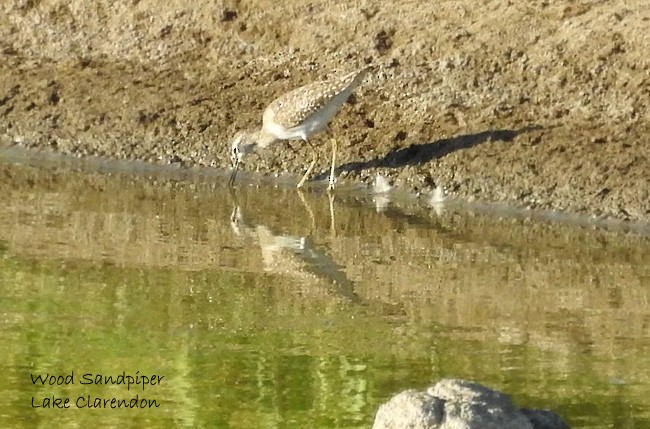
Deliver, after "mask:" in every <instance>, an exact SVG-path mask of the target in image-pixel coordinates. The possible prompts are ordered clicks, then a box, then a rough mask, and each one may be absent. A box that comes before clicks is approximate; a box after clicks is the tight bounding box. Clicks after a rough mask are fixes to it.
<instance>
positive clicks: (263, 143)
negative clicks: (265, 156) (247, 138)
mask: <svg viewBox="0 0 650 429" xmlns="http://www.w3.org/2000/svg"><path fill="white" fill-rule="evenodd" d="M253 140H254V141H255V142H257V144H258V146H259V147H260V148H265V147H268V146H270V145H272V144H273V143H275V142H276V141H278V139H277V138H276V137H275V136H274V135H273V134H271V133H269V132H267V131H265V130H264V128H262V129H260V130H258V131H255V132H254V133H253Z"/></svg>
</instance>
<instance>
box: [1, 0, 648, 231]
mask: <svg viewBox="0 0 650 429" xmlns="http://www.w3.org/2000/svg"><path fill="white" fill-rule="evenodd" d="M648 28H650V8H648V7H647V2H646V1H645V0H634V1H627V2H626V1H623V0H612V1H595V0H592V1H589V0H583V1H579V0H574V1H570V0H567V1H563V0H558V1H554V2H549V1H545V0H544V1H532V2H524V3H522V2H504V1H500V0H494V1H489V0H486V1H482V2H474V1H469V0H459V1H442V2H420V1H410V0H405V1H396V2H381V1H372V0H366V1H359V2H336V1H327V0H325V1H321V0H316V1H302V0H296V1H292V2H283V3H276V2H272V1H270V0H269V1H267V0H257V1H243V0H242V1H237V0H232V1H227V0H224V1H222V2H213V1H208V0H187V1H186V0H183V1H181V0H172V1H169V2H158V1H153V0H132V1H130V2H111V1H107V0H98V1H95V2H86V1H83V0H6V1H4V2H2V4H1V5H0V145H5V146H7V145H22V146H26V147H33V148H48V149H53V150H56V151H60V152H64V153H73V154H78V155H80V156H83V155H86V154H95V155H105V156H108V157H115V158H134V159H145V160H151V161H152V162H159V163H172V162H178V163H183V164H185V165H206V166H214V167H219V168H226V167H228V166H229V162H230V161H229V153H228V152H229V150H228V149H229V145H230V140H231V138H232V135H233V134H234V133H235V132H236V131H237V130H238V129H241V128H250V127H254V126H258V125H259V123H260V121H261V112H262V110H263V108H264V107H265V106H266V104H268V102H270V101H271V100H272V99H274V98H275V97H276V96H278V95H280V94H282V93H283V92H285V91H287V90H290V89H293V88H295V87H297V86H300V85H302V84H305V83H307V82H310V81H313V80H316V79H321V78H324V77H327V76H330V75H332V74H337V73H345V72H348V71H351V70H354V69H356V68H358V67H361V66H363V65H364V64H368V63H373V64H377V65H379V68H378V69H377V70H376V71H375V72H373V74H372V75H371V76H370V77H369V78H368V79H367V82H366V83H364V85H363V86H362V87H360V88H359V89H358V90H357V91H356V94H355V96H354V97H353V98H352V99H351V100H350V102H349V103H348V105H346V106H344V109H343V111H342V112H341V114H339V115H338V116H337V117H336V118H335V120H334V121H333V123H332V125H331V127H330V129H329V136H328V135H327V134H322V135H320V136H319V137H318V139H317V140H315V142H320V143H326V142H327V141H328V139H329V137H331V136H334V137H336V139H337V141H338V142H339V148H340V150H341V154H340V162H339V165H340V167H339V171H340V181H341V182H345V181H364V182H370V181H371V180H372V178H374V176H375V173H376V172H382V173H383V174H384V175H387V176H389V177H390V178H391V179H392V180H393V181H394V182H395V183H396V184H398V185H401V186H403V187H405V188H407V189H411V190H416V191H423V192H426V191H428V190H430V189H432V188H433V187H436V186H440V185H441V186H443V187H445V189H446V190H447V191H448V192H449V193H450V194H451V195H454V196H458V197H462V198H466V199H478V200H484V201H508V202H511V203H512V204H515V205H518V206H528V207H533V208H552V209H557V210H562V211H570V212H578V213H587V214H590V215H593V216H599V217H600V216H603V217H615V218H623V219H634V220H643V221H650V179H649V178H650V160H649V158H648V152H649V151H648V147H649V142H648V140H649V136H650V112H649V110H648V106H649V104H650V31H648ZM320 148H321V151H322V154H323V156H321V160H322V162H321V164H320V165H319V167H320V169H321V170H323V171H324V170H325V169H326V164H327V158H328V156H326V154H327V153H328V151H329V145H328V144H320ZM308 159H309V153H308V151H307V149H306V148H305V147H303V145H301V144H300V143H293V144H292V146H291V147H287V146H285V145H281V146H279V147H278V148H277V149H273V150H270V151H268V152H265V153H263V154H262V155H261V156H255V157H252V158H250V159H249V163H248V165H247V168H248V169H259V171H261V172H273V173H277V172H291V173H292V174H300V173H301V172H302V171H303V170H304V168H305V166H306V164H307V161H308Z"/></svg>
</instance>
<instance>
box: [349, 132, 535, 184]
mask: <svg viewBox="0 0 650 429" xmlns="http://www.w3.org/2000/svg"><path fill="white" fill-rule="evenodd" d="M542 128H543V127H542V126H540V125H529V126H527V127H524V128H521V129H518V130H493V131H483V132H480V133H477V134H466V135H462V136H458V137H452V138H448V139H441V140H436V141H434V142H430V143H419V144H412V145H410V146H409V147H405V148H400V149H395V150H393V151H391V152H389V153H388V154H386V155H385V156H384V157H382V158H374V159H370V160H368V161H362V162H349V163H347V164H343V165H341V166H339V167H338V168H337V173H340V172H343V171H347V172H350V171H362V170H365V169H367V168H377V167H389V168H399V167H404V166H407V165H419V164H425V163H427V162H429V161H431V160H433V159H438V158H442V157H444V156H446V155H449V154H450V153H452V152H455V151H457V150H460V149H469V148H472V147H474V146H478V145H480V144H481V143H485V142H488V141H502V142H511V141H512V140H514V138H515V137H517V136H518V135H520V134H523V133H527V132H530V131H535V130H540V129H542Z"/></svg>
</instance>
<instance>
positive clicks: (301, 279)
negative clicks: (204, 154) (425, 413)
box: [0, 159, 650, 428]
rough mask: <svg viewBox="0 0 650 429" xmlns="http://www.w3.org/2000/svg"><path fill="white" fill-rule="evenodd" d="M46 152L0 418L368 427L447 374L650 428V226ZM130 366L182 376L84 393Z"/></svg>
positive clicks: (21, 271)
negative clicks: (632, 227) (519, 213)
mask: <svg viewBox="0 0 650 429" xmlns="http://www.w3.org/2000/svg"><path fill="white" fill-rule="evenodd" d="M23 161H24V160H23ZM32 164H34V163H32ZM37 164H38V165H19V164H16V163H14V162H12V160H11V159H5V160H3V161H2V162H0V173H1V175H2V179H1V180H0V192H1V194H0V195H2V196H3V199H4V201H5V203H4V204H3V206H2V207H0V231H1V232H0V294H1V295H0V296H1V300H0V341H1V343H2V344H3V345H4V347H3V348H4V352H3V353H2V357H0V365H1V370H2V380H1V381H2V382H1V383H0V409H1V411H0V427H11V428H34V427H43V428H46V427H47V428H52V427H62V428H64V427H70V428H72V427H93V425H94V426H96V427H119V428H125V427H126V428H129V427H133V428H142V427H148V428H172V427H181V428H182V427H188V428H203V427H205V428H252V427H255V428H302V427H305V428H367V427H370V426H371V425H372V421H373V417H374V413H375V412H376V409H377V407H378V406H379V405H380V404H381V403H382V402H384V401H385V400H386V399H387V398H389V397H391V396H392V395H394V394H396V393H398V392H399V391H401V390H404V389H407V388H424V387H426V386H428V385H430V384H432V383H434V382H435V381H437V380H439V379H440V378H442V377H459V378H467V379H472V380H475V381H478V382H481V383H483V384H486V385H488V386H490V387H493V388H497V389H499V390H503V391H505V392H507V393H508V394H509V395H511V397H512V398H513V400H514V401H515V403H516V404H518V405H520V406H523V407H530V408H550V409H552V410H554V411H555V412H557V413H558V414H560V415H561V416H563V418H564V419H565V420H566V421H567V422H569V423H570V424H571V425H572V427H584V428H646V427H650V401H648V399H647V398H648V395H649V394H650V299H649V296H650V266H649V263H650V240H648V238H647V236H644V235H642V234H633V233H629V232H625V231H608V230H603V229H599V228H593V227H588V226H576V225H567V224H563V223H561V222H548V221H536V220H533V219H530V218H526V217H509V216H497V215H494V214H477V213H472V212H468V211H467V210H464V209H448V210H443V211H442V212H440V213H436V212H435V211H433V210H431V209H427V208H423V207H417V206H409V205H408V204H407V203H403V204H402V203H393V204H392V205H389V206H388V208H387V209H386V210H385V211H382V212H377V211H376V210H375V209H374V208H373V207H372V204H371V202H372V201H371V198H369V197H367V198H362V197H360V196H358V195H355V194H350V193H347V194H346V193H345V192H343V193H342V194H341V195H339V196H338V197H337V198H336V199H335V200H334V201H331V204H330V200H329V199H328V197H327V196H326V195H324V194H322V193H319V192H314V193H307V194H304V195H299V194H297V193H296V192H295V191H294V190H292V189H290V188H272V187H268V186H265V187H261V188H258V187H251V186H244V185H241V186H240V188H239V190H238V191H237V193H236V194H235V195H234V198H233V197H232V196H231V195H230V194H228V192H227V191H226V189H225V187H224V186H223V183H222V182H223V181H222V180H217V179H216V178H209V177H208V178H206V177H201V175H192V174H190V172H179V171H176V172H173V173H170V172H167V174H166V176H165V175H164V174H163V175H162V176H157V178H151V177H145V176H142V175H137V174H136V175H132V174H129V175H122V174H115V173H113V174H108V173H107V172H106V171H104V172H102V173H92V172H88V171H76V170H78V169H79V168H70V166H66V167H64V168H59V167H55V166H53V163H52V162H50V163H37ZM58 164H60V163H58ZM81 169H82V170H83V168H81ZM136 172H137V171H136ZM400 204H402V205H400ZM237 207H238V209H237V210H235V209H236V208H237ZM138 371H139V372H138ZM72 373H74V383H70V384H66V385H60V386H59V385H54V386H50V385H46V386H42V385H35V384H34V383H33V382H32V378H33V377H35V376H37V375H39V374H54V375H68V376H69V375H71V374H72ZM123 373H125V374H126V375H131V376H135V375H136V373H137V375H143V374H144V375H147V376H151V375H154V374H155V375H157V376H158V377H160V376H162V377H163V378H162V379H160V384H158V385H149V386H145V387H144V390H142V386H141V385H138V386H131V388H130V389H128V390H127V387H126V386H125V385H124V384H107V385H106V384H102V385H96V384H82V381H84V380H85V379H84V375H85V374H92V375H93V376H95V375H97V374H100V375H102V376H113V377H117V376H118V375H120V374H123ZM86 379H88V378H86ZM37 384H38V383H37ZM136 395H137V398H138V400H139V401H141V400H142V399H145V400H155V401H156V402H155V403H154V405H153V407H152V408H117V409H116V408H110V400H111V399H113V398H115V400H116V401H119V400H126V401H127V402H128V401H130V400H131V399H133V398H135V397H136ZM52 396H54V397H56V398H69V400H70V408H67V409H59V408H34V405H36V406H38V405H42V404H43V400H44V399H45V398H49V397H52ZM89 396H90V398H91V402H93V401H94V400H95V398H100V400H103V399H106V400H107V401H108V402H107V404H108V405H107V408H89V407H87V406H85V405H86V404H87V401H88V397H89ZM79 398H81V399H79ZM156 404H157V405H159V406H158V407H156V406H155V405H156Z"/></svg>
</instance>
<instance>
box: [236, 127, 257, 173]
mask: <svg viewBox="0 0 650 429" xmlns="http://www.w3.org/2000/svg"><path fill="white" fill-rule="evenodd" d="M256 150H257V141H256V139H255V135H254V133H251V132H248V131H239V132H238V133H237V134H235V138H234V139H233V141H232V145H231V147H230V160H231V161H232V166H233V168H237V166H238V165H239V164H240V163H241V162H242V160H243V159H244V156H246V155H248V154H249V153H252V152H255V151H256Z"/></svg>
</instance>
